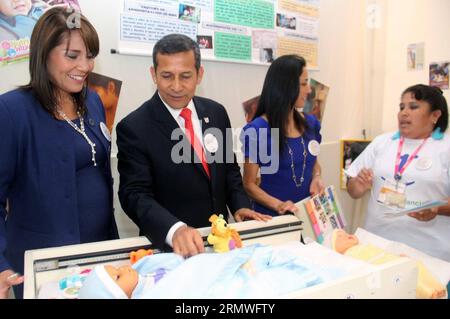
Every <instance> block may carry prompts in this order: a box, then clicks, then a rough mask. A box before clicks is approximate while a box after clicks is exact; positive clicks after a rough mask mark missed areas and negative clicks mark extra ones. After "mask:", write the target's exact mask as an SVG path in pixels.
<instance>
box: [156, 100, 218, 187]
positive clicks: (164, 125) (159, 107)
mask: <svg viewBox="0 0 450 319" xmlns="http://www.w3.org/2000/svg"><path fill="white" fill-rule="evenodd" d="M195 103H196V102H194V104H195ZM152 108H153V118H154V119H155V120H156V121H157V122H158V123H159V128H160V130H161V131H162V132H163V134H164V136H166V137H167V138H168V139H169V141H170V143H171V144H172V147H173V146H175V145H176V144H177V143H179V142H180V141H179V140H172V139H171V136H172V132H173V131H174V130H176V129H180V126H179V125H178V122H177V121H175V119H174V118H173V116H172V114H170V112H169V111H168V110H167V108H166V106H165V105H164V104H163V102H162V101H161V98H160V97H159V95H158V92H156V93H155V95H154V96H153V98H152ZM196 110H197V112H198V109H197V107H196ZM197 114H199V113H197ZM198 138H201V137H200V136H199V137H198ZM183 139H184V140H185V141H187V137H186V135H185V134H184V133H183ZM191 152H192V153H191V154H193V156H194V157H195V161H194V163H193V165H194V166H195V167H196V169H198V170H199V171H200V172H201V174H202V175H203V176H205V178H207V179H208V180H209V177H208V175H207V174H206V172H205V169H204V168H203V166H202V163H201V160H200V159H199V157H198V156H197V154H196V153H195V151H194V148H193V147H192V146H191ZM205 155H206V156H207V152H206V151H205ZM210 172H211V166H210Z"/></svg>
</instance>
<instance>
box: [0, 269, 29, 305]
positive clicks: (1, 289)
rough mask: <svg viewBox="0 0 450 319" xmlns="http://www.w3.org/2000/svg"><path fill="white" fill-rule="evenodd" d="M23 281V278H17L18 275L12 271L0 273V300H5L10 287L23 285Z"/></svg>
mask: <svg viewBox="0 0 450 319" xmlns="http://www.w3.org/2000/svg"><path fill="white" fill-rule="evenodd" d="M23 279H24V278H23V276H19V274H18V273H16V272H14V271H12V270H11V269H7V270H4V271H2V272H0V299H7V298H8V295H9V289H10V288H11V287H12V286H15V285H20V284H21V283H23Z"/></svg>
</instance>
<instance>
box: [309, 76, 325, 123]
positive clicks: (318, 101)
mask: <svg viewBox="0 0 450 319" xmlns="http://www.w3.org/2000/svg"><path fill="white" fill-rule="evenodd" d="M310 86H311V93H310V94H309V95H308V98H307V100H306V102H305V106H304V107H303V112H304V113H306V114H312V115H314V116H315V117H316V118H317V119H318V120H319V121H320V122H322V118H323V115H324V112H325V106H326V103H327V97H328V92H329V91H330V88H329V87H328V86H326V85H325V84H323V83H320V82H319V81H316V80H314V79H311V83H310Z"/></svg>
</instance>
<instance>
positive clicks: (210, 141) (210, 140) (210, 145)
mask: <svg viewBox="0 0 450 319" xmlns="http://www.w3.org/2000/svg"><path fill="white" fill-rule="evenodd" d="M203 144H204V145H205V148H206V150H207V151H208V152H210V153H215V152H217V150H218V149H219V142H218V141H217V138H216V137H215V136H214V135H212V134H211V133H208V134H206V135H205V137H204V138H203Z"/></svg>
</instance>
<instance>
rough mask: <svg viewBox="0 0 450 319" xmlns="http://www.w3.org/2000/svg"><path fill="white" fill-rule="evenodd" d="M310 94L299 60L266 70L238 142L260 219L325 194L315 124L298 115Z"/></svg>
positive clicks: (284, 61)
mask: <svg viewBox="0 0 450 319" xmlns="http://www.w3.org/2000/svg"><path fill="white" fill-rule="evenodd" d="M310 92H311V87H310V86H309V79H308V71H307V69H306V62H305V60H304V59H303V58H302V57H300V56H297V55H285V56H281V57H279V58H278V59H276V60H275V61H274V62H273V63H272V64H271V66H270V68H269V70H268V71H267V75H266V78H265V81H264V86H263V90H262V93H261V97H260V99H259V102H258V108H257V111H256V114H255V116H254V118H253V120H252V121H251V122H250V123H248V124H247V125H246V126H245V127H244V129H243V134H242V136H241V140H242V142H243V144H244V155H245V164H244V177H243V179H244V187H245V189H246V191H247V193H248V195H249V196H250V197H251V199H252V200H253V202H254V204H253V205H254V207H253V209H254V210H256V211H258V212H260V213H264V214H269V215H272V216H276V215H279V214H284V213H286V212H294V213H295V212H296V211H297V207H296V206H295V204H294V203H296V202H298V201H300V200H302V199H304V198H306V197H308V196H310V195H315V194H318V193H320V192H322V191H323V189H324V185H323V182H322V178H321V168H320V165H319V163H318V161H317V155H318V154H319V149H320V142H321V139H322V138H321V135H320V122H319V121H318V120H317V119H316V118H315V117H314V116H313V115H308V114H304V113H302V112H300V110H299V109H301V108H303V106H304V105H305V102H306V99H307V96H308V94H309V93H310ZM258 171H260V174H261V182H260V183H259V182H258Z"/></svg>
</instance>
